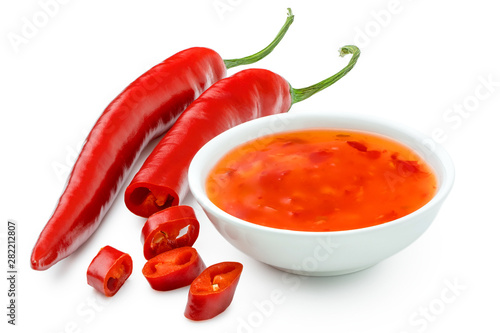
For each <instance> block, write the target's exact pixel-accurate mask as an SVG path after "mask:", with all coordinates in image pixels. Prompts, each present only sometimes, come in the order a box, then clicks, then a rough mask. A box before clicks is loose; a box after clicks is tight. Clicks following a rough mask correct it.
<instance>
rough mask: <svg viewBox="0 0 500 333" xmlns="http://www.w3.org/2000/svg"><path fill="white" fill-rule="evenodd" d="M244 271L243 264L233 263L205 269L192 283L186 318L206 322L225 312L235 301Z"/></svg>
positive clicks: (219, 264)
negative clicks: (235, 294)
mask: <svg viewBox="0 0 500 333" xmlns="http://www.w3.org/2000/svg"><path fill="white" fill-rule="evenodd" d="M242 271H243V265H242V264H240V263H239V262H231V261H226V262H221V263H218V264H215V265H212V266H210V267H208V268H207V269H205V270H204V271H203V272H202V273H201V274H200V276H198V277H197V278H196V279H195V280H194V281H193V282H192V283H191V287H190V288H189V295H188V301H187V305H186V310H185V311H184V316H185V317H186V318H188V319H191V320H206V319H210V318H213V317H215V316H217V315H219V314H221V313H222V312H224V310H226V309H227V307H228V306H229V305H230V304H231V302H232V301H233V296H234V292H235V291H236V286H237V285H238V282H239V280H240V276H241V272H242Z"/></svg>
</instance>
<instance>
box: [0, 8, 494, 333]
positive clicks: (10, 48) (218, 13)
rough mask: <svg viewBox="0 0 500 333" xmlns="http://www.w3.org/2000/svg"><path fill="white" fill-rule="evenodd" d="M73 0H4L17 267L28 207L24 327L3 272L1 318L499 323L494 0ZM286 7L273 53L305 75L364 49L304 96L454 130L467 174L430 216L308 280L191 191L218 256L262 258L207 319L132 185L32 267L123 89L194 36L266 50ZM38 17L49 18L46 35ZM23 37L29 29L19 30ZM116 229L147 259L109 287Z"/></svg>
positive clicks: (50, 322) (258, 325)
mask: <svg viewBox="0 0 500 333" xmlns="http://www.w3.org/2000/svg"><path fill="white" fill-rule="evenodd" d="M60 1H61V2H56V3H57V4H58V6H57V7H54V6H52V7H50V8H51V9H50V10H48V9H45V11H50V15H47V14H43V13H44V9H43V5H42V4H43V3H49V2H51V3H54V1H49V0H41V1H35V0H26V1H2V2H1V4H0V22H1V23H0V27H1V28H0V29H1V31H0V47H1V53H0V55H1V58H0V59H1V61H0V112H1V121H0V126H1V127H0V133H1V134H0V135H1V138H0V145H1V156H2V159H1V162H0V168H1V172H0V177H1V183H0V186H1V192H0V220H1V221H2V223H1V225H2V226H1V230H0V232H1V235H2V239H1V241H2V246H1V253H2V254H1V255H0V257H1V258H3V259H1V260H0V261H1V267H2V272H4V273H2V274H0V275H1V276H6V275H7V274H6V271H7V267H6V261H7V260H6V256H7V254H6V245H5V242H6V231H7V219H14V220H16V221H17V223H18V238H17V241H18V252H17V256H18V270H19V274H18V285H17V292H18V295H17V305H18V308H17V316H18V317H17V324H18V326H16V327H11V325H7V319H8V318H7V316H6V313H7V309H6V305H7V302H8V297H7V290H8V286H7V281H6V278H4V277H2V278H1V280H2V283H0V295H1V296H0V305H1V308H2V310H1V311H0V318H1V319H0V321H1V324H0V325H1V327H2V328H1V330H2V332H5V330H4V329H5V327H8V329H9V332H11V331H12V332H57V333H59V332H108V331H113V332H123V331H124V330H128V329H132V330H135V331H136V332H138V331H141V332H147V331H154V332H168V331H171V330H173V329H175V330H176V331H183V332H303V331H305V330H307V331H310V332H312V331H315V332H324V331H329V332H330V331H334V332H344V333H349V332H370V333H373V332H383V333H403V332H406V333H414V332H498V331H500V323H499V321H498V313H499V310H500V306H499V305H498V299H499V296H500V293H499V282H498V281H499V274H498V271H499V270H498V253H499V250H500V245H499V244H500V242H498V234H499V233H498V232H499V231H500V228H499V222H500V221H499V218H498V214H497V207H498V205H499V203H500V200H499V199H500V197H499V195H498V188H499V186H500V179H499V176H498V166H499V163H498V160H499V159H498V142H499V141H498V132H499V130H498V128H499V126H500V116H499V114H498V111H499V106H500V98H499V95H500V71H499V59H500V46H499V41H498V33H499V31H500V20H499V19H498V10H496V7H494V1H491V0H476V1H451V0H443V1H431V0H413V1H411V0H399V1H398V0H362V1H346V0H341V1H310V0H309V1H273V2H271V1H264V0H259V1H256V0H254V1H250V0H217V1H216V0H208V1H206V0H205V1H201V0H197V1H193V0H191V1H160V0H157V1H153V0H147V1H140V2H139V1H123V0H121V1H118V0H115V1H97V0H87V1H78V0H69V1H68V0H66V1H65V3H64V4H63V1H62V0H60ZM287 7H292V9H293V12H294V14H295V23H294V24H293V25H292V27H291V28H290V30H289V32H288V34H287V35H286V36H285V38H284V39H283V41H282V43H281V44H280V45H279V46H278V47H277V48H276V49H275V51H274V52H273V53H272V54H271V55H269V56H268V57H267V58H266V59H264V60H263V61H261V62H259V63H258V64H257V65H256V66H258V67H263V68H267V69H270V70H273V71H275V72H276V73H278V74H281V75H282V76H284V77H285V78H286V79H287V80H288V81H289V82H290V83H291V84H292V86H294V87H296V88H300V87H303V86H307V85H310V84H312V83H315V82H317V81H319V80H321V79H323V78H325V77H327V76H329V75H331V74H333V73H334V72H336V71H338V70H339V69H340V68H342V67H343V66H345V65H346V63H347V61H348V59H347V57H346V58H339V57H338V56H337V54H338V53H337V50H338V48H339V47H340V46H342V45H345V44H357V45H358V46H360V48H361V50H362V55H361V57H360V59H359V62H358V64H357V65H356V67H355V68H354V69H353V71H352V72H351V73H349V74H348V75H347V76H346V77H345V78H344V79H342V80H341V81H339V82H338V83H337V84H335V85H334V86H332V87H330V88H329V89H328V90H325V91H323V92H320V93H319V94H317V95H316V96H313V97H311V98H310V99H309V100H307V101H304V102H301V103H298V104H296V105H294V106H293V112H308V111H309V110H324V111H325V112H337V111H349V112H353V113H362V114H370V115H378V116H380V117H385V118H392V119H394V120H396V121H400V122H402V123H405V124H408V125H411V126H413V127H414V128H416V129H418V130H420V131H422V132H424V133H426V134H428V135H429V136H432V135H436V134H440V140H441V141H442V143H443V145H444V146H445V148H447V150H448V151H449V152H450V154H451V156H452V157H453V159H454V162H455V164H456V173H457V176H456V182H455V187H454V188H453V191H452V193H451V194H450V196H449V198H448V200H447V202H446V203H445V205H444V206H443V208H442V210H441V212H440V214H439V215H438V217H437V219H436V220H435V221H434V223H433V225H432V226H431V227H430V228H429V230H428V231H427V232H426V233H425V234H424V235H423V236H422V237H421V238H420V239H419V240H418V241H416V242H415V243H414V244H412V245H411V246H410V247H408V248H407V249H405V250H404V251H402V252H400V253H399V254H397V255H395V256H393V257H391V258H390V259H388V260H386V261H384V262H382V263H380V264H378V265H376V266H374V267H372V268H370V269H368V270H365V271H362V272H359V273H355V274H351V275H346V276H341V277H332V278H308V279H296V278H294V277H293V276H287V275H286V274H284V273H282V272H280V271H277V270H275V269H273V268H270V267H268V266H266V265H264V264H261V263H259V262H256V261H254V260H252V259H251V258H249V257H247V256H245V255H244V254H242V253H240V252H239V251H237V250H236V249H234V248H233V247H231V246H230V245H229V244H228V243H227V242H226V241H225V240H224V239H223V238H222V237H221V236H219V235H218V233H217V232H216V230H215V229H214V228H213V226H212V225H211V224H210V222H209V221H208V220H207V219H206V217H205V216H204V215H203V213H202V212H201V211H200V210H199V208H198V207H197V206H196V205H195V203H194V202H193V201H192V198H191V197H189V198H188V199H187V200H186V201H185V202H184V203H186V204H193V206H194V207H195V208H196V210H197V213H198V216H199V219H200V220H201V224H202V227H201V233H200V237H199V239H198V241H197V243H196V244H195V247H196V248H197V249H198V251H199V252H200V255H201V256H202V258H203V259H204V261H205V263H207V265H208V264H213V263H216V262H220V261H225V260H236V261H240V262H242V263H243V265H244V266H245V268H244V272H243V275H242V278H241V281H240V284H239V286H238V289H237V291H236V295H235V298H234V300H233V303H232V305H231V306H230V307H229V308H228V309H227V311H226V312H224V313H223V314H221V315H220V316H218V317H216V318H214V319H212V320H209V321H206V322H200V323H194V322H191V321H189V320H187V319H185V318H184V316H183V311H184V306H185V302H186V298H187V291H188V289H187V288H182V289H179V290H175V291H171V292H164V293H161V292H155V291H153V290H152V289H151V288H150V287H149V285H148V284H147V282H146V280H145V278H144V277H143V276H142V274H141V268H142V266H143V264H144V262H145V260H144V259H143V257H142V254H141V248H142V244H141V242H140V240H139V234H140V230H141V227H142V224H143V222H144V219H142V218H139V217H137V216H134V215H133V214H132V213H130V212H129V211H128V210H127V209H126V207H125V205H124V203H123V189H122V192H120V193H119V196H118V198H117V200H116V202H115V203H114V205H113V206H112V208H111V210H110V211H109V213H108V214H107V216H106V218H105V220H104V221H103V223H102V225H101V227H100V228H99V229H98V230H97V232H96V233H95V234H94V236H93V237H92V238H91V239H90V240H89V241H88V242H87V243H86V244H85V245H84V246H83V247H82V248H81V249H80V250H79V251H77V252H76V253H74V254H73V255H72V256H71V257H69V258H68V259H65V260H64V261H62V262H60V263H58V264H57V265H56V266H54V267H52V268H51V269H49V270H48V271H44V272H37V271H34V270H32V269H31V268H30V267H29V256H30V254H31V249H32V247H33V245H34V243H35V241H36V239H37V237H38V234H39V232H40V231H41V230H42V228H43V226H44V225H45V222H46V221H47V219H48V218H49V217H50V215H51V213H52V210H53V209H54V206H55V204H56V202H57V200H58V198H59V195H60V194H61V192H62V190H63V186H64V181H65V179H66V176H67V173H68V172H69V169H68V168H69V167H70V166H71V163H72V161H73V160H74V158H75V157H76V156H75V153H76V151H78V149H79V147H80V144H81V142H82V140H83V139H84V138H85V136H86V134H87V133H88V131H89V130H90V129H91V127H92V125H93V124H94V122H95V120H96V119H97V118H98V116H99V115H100V113H101V112H102V110H103V109H104V108H105V107H106V105H107V104H108V103H109V102H110V101H111V100H112V99H113V98H114V97H115V96H116V95H117V94H118V93H119V92H120V91H121V90H122V89H123V88H124V87H125V86H126V85H127V84H128V83H130V82H131V81H133V80H134V79H135V78H136V77H138V76H139V75H140V74H142V73H143V72H145V71H146V70H147V69H149V68H150V67H152V66H153V65H155V64H156V63H159V62H160V61H162V60H163V59H164V58H167V57H168V56H170V55H172V54H174V53H176V52H178V51H180V50H182V49H185V48H188V47H192V46H206V47H210V48H212V49H214V50H216V51H217V52H219V54H220V55H221V56H222V57H223V58H234V57H241V56H245V55H248V54H250V53H253V52H255V51H257V50H259V49H261V48H262V47H263V46H264V45H266V44H267V43H268V42H269V41H270V40H271V39H272V38H273V37H274V36H275V34H276V33H277V31H278V30H279V28H280V27H281V25H282V24H283V23H284V21H285V17H286V8H287ZM26 22H31V23H36V24H37V25H38V27H37V28H36V30H35V31H33V30H31V34H29V33H27V31H26V28H23V27H24V26H25V25H26V24H28V23H26ZM23 29H24V30H23ZM28 30H29V29H28ZM28 32H29V31H28ZM23 33H24V36H23ZM13 36H17V38H25V39H24V40H23V43H22V44H19V45H15V43H12V38H14V37H13ZM241 69H243V67H241V68H235V69H232V70H230V71H229V73H228V74H229V75H231V74H233V73H235V72H236V71H238V70H241ZM488 82H489V83H488ZM150 150H151V147H148V149H147V151H145V152H144V154H143V155H142V157H141V161H139V163H138V164H137V165H136V168H135V169H134V171H136V170H137V169H138V168H139V166H140V164H141V163H142V161H143V160H144V158H145V157H146V154H147V152H149V151H150ZM131 176H132V175H131ZM129 180H130V179H129ZM106 244H109V245H112V246H115V247H116V248H118V249H121V250H122V251H125V252H128V253H130V254H131V255H132V257H133V259H134V265H135V266H134V272H133V274H132V276H131V277H130V279H129V280H128V281H127V282H126V284H125V285H124V286H123V288H122V289H121V290H120V291H119V292H118V293H117V294H116V295H115V296H114V297H113V298H110V299H106V298H105V297H102V296H101V295H100V294H98V293H97V292H96V291H94V290H93V289H92V288H91V287H89V286H88V285H87V284H86V276H85V273H86V269H87V267H88V264H89V263H90V261H91V260H92V258H93V257H94V256H95V254H96V253H97V251H98V250H99V248H100V247H102V246H104V245H106ZM273 295H280V297H279V298H278V299H274V298H273ZM273 300H274V301H277V302H275V303H272V302H273ZM426 313H427V314H426Z"/></svg>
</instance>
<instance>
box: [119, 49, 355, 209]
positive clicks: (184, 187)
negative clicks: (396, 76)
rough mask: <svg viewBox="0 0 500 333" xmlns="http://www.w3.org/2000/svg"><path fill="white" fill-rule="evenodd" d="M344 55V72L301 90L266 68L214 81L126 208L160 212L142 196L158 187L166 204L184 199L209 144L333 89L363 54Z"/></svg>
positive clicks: (144, 173) (148, 166)
mask: <svg viewBox="0 0 500 333" xmlns="http://www.w3.org/2000/svg"><path fill="white" fill-rule="evenodd" d="M346 54H352V58H351V60H350V61H349V64H348V65H347V66H346V67H345V68H344V69H342V70H341V71H339V72H338V73H337V74H335V75H333V76H331V77H329V78H327V79H325V80H323V81H321V82H319V83H317V84H315V85H312V86H310V87H306V88H302V89H294V88H291V87H290V84H289V83H288V82H287V81H286V80H285V79H284V78H282V77H281V76H279V75H278V74H275V73H273V72H271V71H268V70H264V69H247V70H243V71H240V72H238V73H236V74H234V75H233V76H231V77H228V78H225V79H222V80H220V81H219V82H217V83H215V84H214V85H213V86H212V87H210V88H209V89H208V90H207V91H205V92H204V93H203V94H202V95H201V96H200V97H199V98H198V99H196V101H194V102H193V103H192V104H191V105H190V106H189V107H188V108H187V109H186V110H185V111H184V112H183V113H182V114H181V116H180V117H179V119H178V120H177V121H176V123H175V124H174V126H172V128H171V129H170V130H169V131H168V132H167V134H165V136H164V137H163V138H162V139H161V141H160V142H159V143H158V144H157V146H156V147H155V148H154V150H153V151H152V153H151V154H150V155H149V156H148V158H147V159H146V161H145V162H144V164H143V165H142V167H141V169H140V170H139V171H138V172H137V173H136V175H135V176H134V178H133V179H132V181H131V183H130V184H129V185H128V187H127V189H126V190H125V203H126V204H127V207H128V208H129V209H130V210H131V211H132V212H133V213H135V214H138V215H141V214H143V213H145V212H150V213H153V212H156V211H158V210H160V208H159V207H153V206H151V205H150V202H149V201H148V199H147V197H146V196H145V195H144V193H150V192H152V191H160V189H161V193H163V194H167V197H168V198H167V199H166V200H165V202H171V203H176V202H179V200H182V198H183V197H184V196H185V195H186V193H187V192H188V184H187V173H188V168H189V164H190V163H191V160H192V159H193V157H194V155H195V154H196V153H197V152H198V150H199V149H200V148H201V147H202V146H203V145H204V144H205V143H207V142H208V141H209V140H210V139H212V138H213V137H215V136H217V135H218V134H220V133H222V132H224V131H225V130H227V129H229V128H231V127H233V126H236V125H238V124H240V123H243V122H246V121H249V120H251V119H255V118H259V117H263V116H267V115H272V114H277V113H282V112H287V111H288V110H289V109H290V107H291V106H292V104H294V103H297V102H300V101H302V100H304V99H307V98H308V97H310V96H312V95H314V94H315V93H317V92H318V91H321V90H323V89H325V88H327V87H328V86H330V85H332V84H333V83H335V82H336V81H338V80H339V79H340V78H342V77H343V76H344V75H346V74H347V73H348V72H349V71H350V70H351V69H352V68H353V67H354V65H355V64H356V62H357V59H358V57H359V54H360V51H359V49H358V48H357V47H356V46H354V45H348V46H344V47H342V48H341V49H340V55H341V56H344V55H346ZM171 161H175V163H172V162H171ZM164 208H165V206H163V207H162V208H161V209H164Z"/></svg>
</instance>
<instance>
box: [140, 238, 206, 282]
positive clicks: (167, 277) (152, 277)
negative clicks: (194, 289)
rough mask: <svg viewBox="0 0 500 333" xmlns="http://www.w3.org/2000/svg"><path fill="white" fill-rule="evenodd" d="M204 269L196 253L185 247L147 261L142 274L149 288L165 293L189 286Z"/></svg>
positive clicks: (192, 249) (203, 264)
mask: <svg viewBox="0 0 500 333" xmlns="http://www.w3.org/2000/svg"><path fill="white" fill-rule="evenodd" d="M205 267H206V266H205V263H204V262H203V260H202V259H201V257H200V256H199V255H198V252H197V251H196V250H195V249H194V248H192V247H189V246H186V247H179V248H177V249H173V250H170V251H167V252H163V253H160V254H159V255H157V256H156V257H153V258H151V259H149V260H148V261H147V262H146V264H145V265H144V267H143V269H142V274H143V275H144V277H145V278H146V280H148V282H149V284H150V285H151V288H153V289H155V290H159V291H167V290H173V289H177V288H181V287H185V286H189V285H190V284H191V282H193V280H194V279H195V278H196V277H197V276H198V275H200V273H201V272H202V271H203V270H204V269H205Z"/></svg>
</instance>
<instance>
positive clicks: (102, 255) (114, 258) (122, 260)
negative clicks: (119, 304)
mask: <svg viewBox="0 0 500 333" xmlns="http://www.w3.org/2000/svg"><path fill="white" fill-rule="evenodd" d="M130 274H132V258H131V257H130V255H128V254H126V253H123V252H121V251H119V250H117V249H115V248H113V247H111V246H105V247H103V248H102V249H101V250H100V251H99V253H97V255H96V256H95V258H94V259H93V260H92V262H91V263H90V265H89V268H88V270H87V283H88V284H89V285H90V286H92V287H94V288H95V289H96V290H97V291H99V292H101V293H103V294H104V295H105V296H108V297H111V296H113V295H114V294H116V293H117V292H118V290H119V289H120V288H121V287H122V285H123V284H124V283H125V281H126V280H127V279H128V277H129V276H130Z"/></svg>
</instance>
